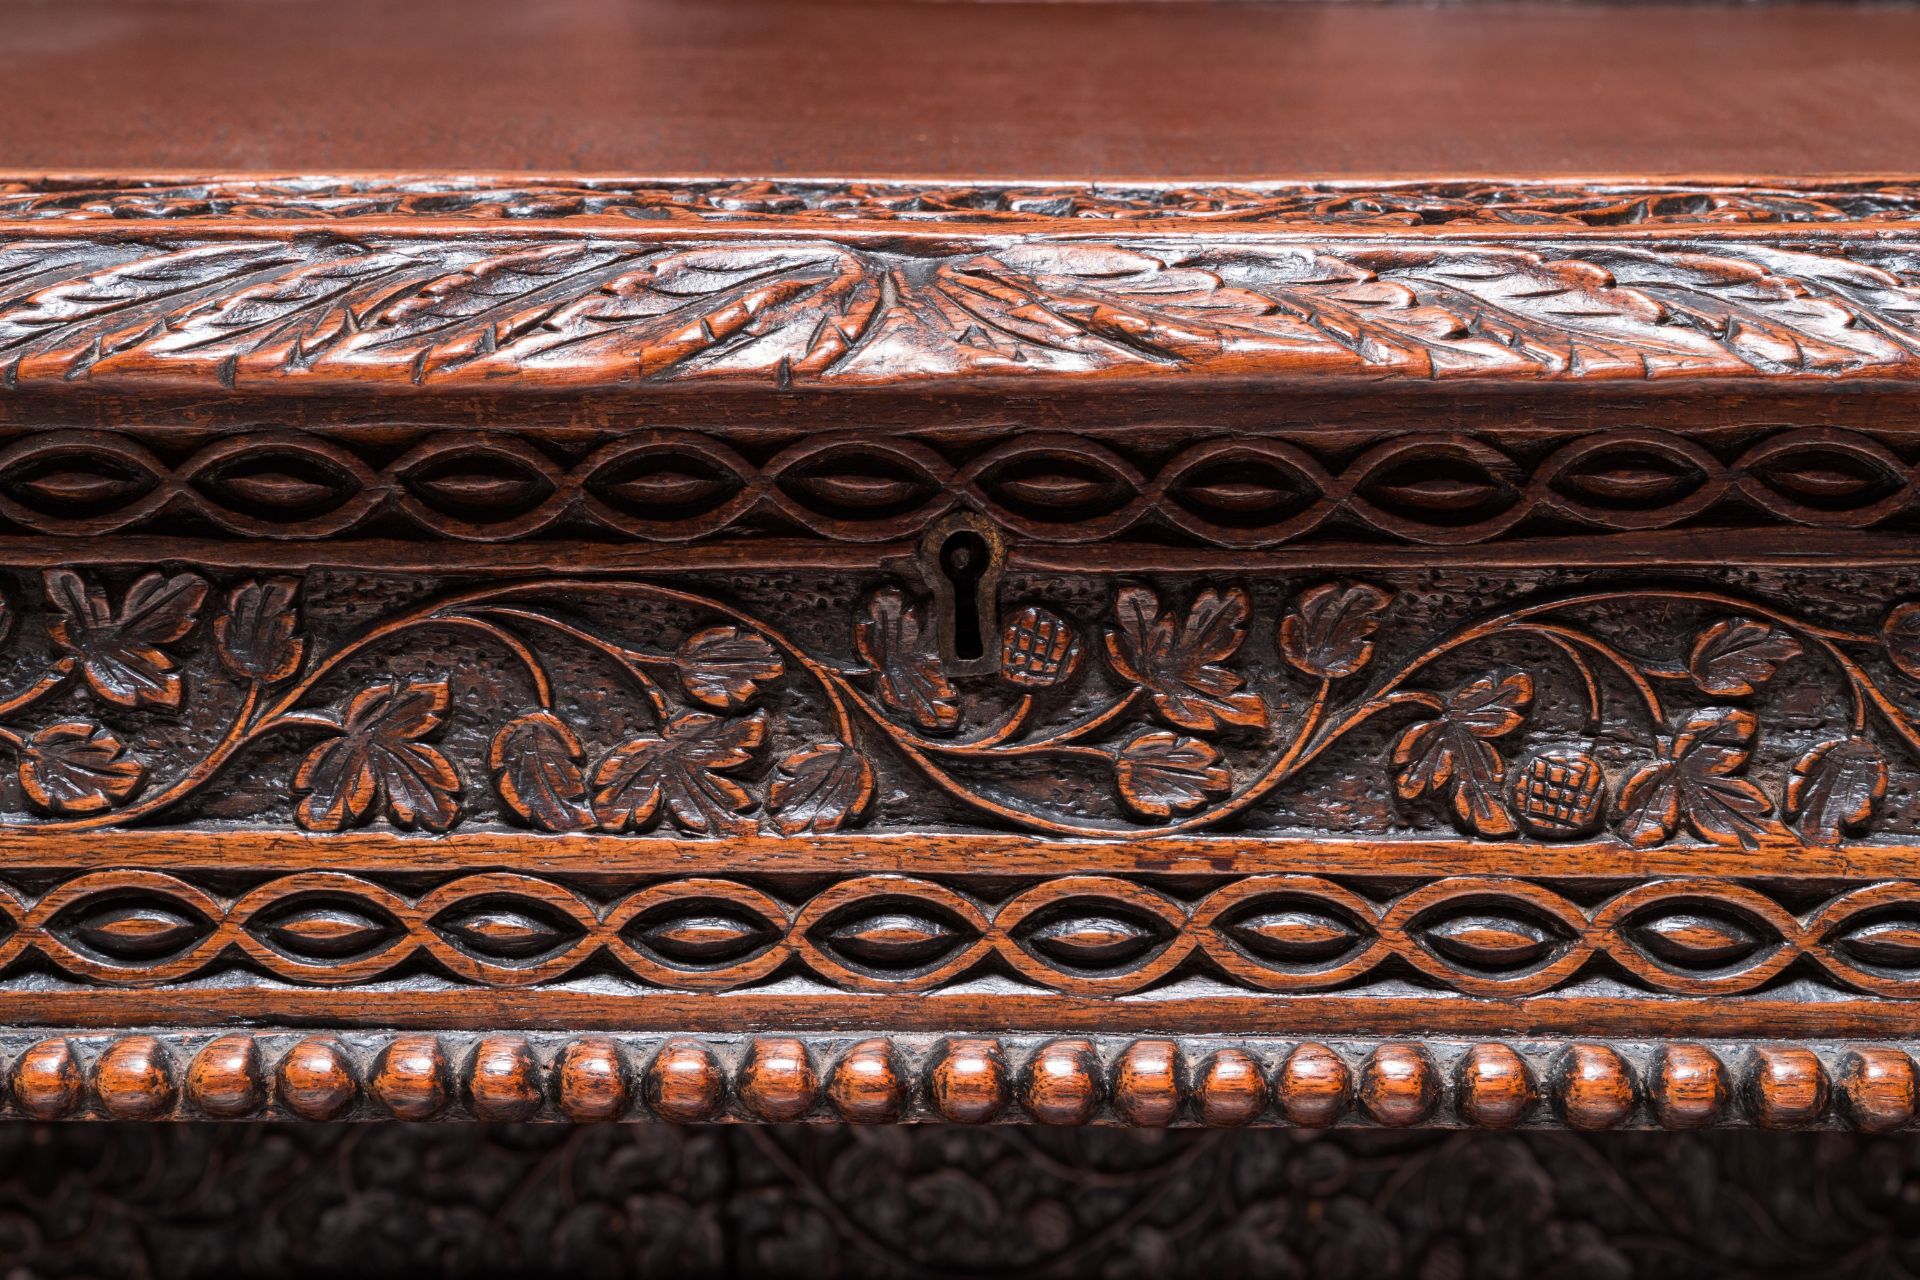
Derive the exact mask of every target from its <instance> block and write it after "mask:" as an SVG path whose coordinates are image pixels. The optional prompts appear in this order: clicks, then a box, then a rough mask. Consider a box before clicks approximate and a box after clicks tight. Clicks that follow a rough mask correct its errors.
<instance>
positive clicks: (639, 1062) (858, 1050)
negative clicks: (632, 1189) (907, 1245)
mask: <svg viewBox="0 0 1920 1280" xmlns="http://www.w3.org/2000/svg"><path fill="white" fill-rule="evenodd" d="M3 1056H4V1059H5V1060H6V1061H7V1062H8V1064H9V1069H8V1073H7V1083H8V1089H7V1101H8V1102H9V1103H10V1106H9V1107H8V1110H9V1111H11V1112H13V1113H14V1114H17V1115H22V1116H25V1117H28V1118H32V1119H38V1120H60V1119H115V1120H160V1119H169V1118H181V1119H213V1120H240V1119H264V1118H296V1119H303V1120H378V1119H399V1120H416V1121H417V1120H457V1119H473V1120H489V1121H525V1120H566V1121H576V1122H585V1121H612V1120H662V1121H669V1122H673V1123H682V1124H688V1123H700V1122H707V1121H768V1122H774V1123H792V1122H797V1121H828V1122H832V1121H844V1122H850V1123H856V1124H877V1123H892V1122H920V1121H946V1122H950V1123H960V1124H978V1123H986V1122H995V1121H998V1122H1014V1123H1020V1122H1032V1123H1037V1124H1045V1125H1069V1126H1071V1125H1087V1124H1124V1125H1132V1126H1146V1127H1154V1126H1166V1125H1181V1126H1193V1125H1200V1126H1211V1127H1223V1126H1235V1125H1245V1124H1264V1125H1291V1126H1298V1127H1303V1128H1324V1127H1327V1126H1331V1125H1377V1126H1382V1127H1386V1128H1405V1127H1410V1126H1414V1125H1421V1126H1428V1127H1443V1128H1444V1127H1453V1128H1480V1129H1507V1128H1513V1127H1515V1126H1526V1127H1552V1126H1565V1127H1568V1128H1573V1129H1582V1130H1600V1129H1611V1128H1617V1127H1626V1128H1652V1129H1670V1130H1683V1129H1696V1128H1702V1127H1707V1126H1712V1125H1752V1126H1757V1127H1760V1128H1767V1129H1796V1128H1851V1129H1856V1130H1860V1131H1863V1132H1884V1131H1887V1130H1891V1129H1898V1128H1902V1127H1905V1126H1908V1125H1910V1124H1911V1123H1912V1122H1913V1120H1914V1116H1915V1110H1916V1084H1917V1082H1920V1073H1917V1072H1916V1069H1915V1065H1914V1059H1913V1057H1912V1056H1910V1052H1909V1051H1908V1050H1906V1049H1901V1048H1896V1047H1892V1046H1888V1045H1843V1044H1819V1045H1807V1044H1798V1045H1777V1044H1742V1043H1732V1042H1728V1043H1719V1042H1716V1043H1713V1044H1704V1043H1695V1042H1668V1043H1662V1044H1654V1045H1649V1044H1643V1043H1602V1042H1561V1041H1518V1040H1516V1041H1512V1042H1483V1043H1474V1044H1469V1043H1465V1042H1449V1041H1426V1042H1410V1041H1385V1042H1379V1041H1362V1042H1350V1041H1336V1042H1332V1043H1329V1044H1322V1043H1316V1042H1305V1043H1300V1042H1280V1041H1268V1040H1254V1039H1245V1040H1234V1041H1214V1040H1203V1039H1189V1040H1182V1041H1174V1040H1164V1039H1129V1038H1121V1037H1092V1038H1054V1039H1046V1038H1040V1037H1000V1038H992V1037H971V1036H944V1037H943V1036H937V1035H927V1036H891V1037H875V1038H864V1039H863V1038H859V1037H856V1036H833V1035H812V1036H803V1037H792V1036H784V1035H762V1036H755V1037H699V1038H693V1037H667V1038H662V1037H657V1036H655V1037H639V1036H611V1037H610V1036H584V1037H568V1036H564V1035H559V1034H539V1033H536V1034H528V1035H520V1034H471V1033H459V1032H445V1033H418V1034H403V1035H384V1034H365V1033H349V1032H343V1033H340V1034H338V1035H334V1034H325V1033H322V1034H302V1033H300V1032H294V1031H263V1032H232V1033H227V1034H217V1033H213V1032H166V1033H162V1034H158V1035H150V1034H134V1035H98V1034H91V1033H86V1032H74V1033H69V1034H56V1035H52V1036H49V1037H47V1038H45V1039H41V1040H39V1041H37V1042H35V1043H31V1044H28V1043H25V1042H24V1040H22V1041H20V1042H16V1043H14V1044H12V1045H9V1046H7V1047H6V1049H5V1050H4V1052H3Z"/></svg>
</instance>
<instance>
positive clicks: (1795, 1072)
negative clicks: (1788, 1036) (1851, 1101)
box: [1746, 1048, 1827, 1129]
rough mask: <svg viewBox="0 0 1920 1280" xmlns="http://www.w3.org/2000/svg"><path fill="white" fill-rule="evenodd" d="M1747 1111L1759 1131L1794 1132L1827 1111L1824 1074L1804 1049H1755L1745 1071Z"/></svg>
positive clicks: (1816, 1058) (1811, 1122)
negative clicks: (1791, 1130) (1790, 1130)
mask: <svg viewBox="0 0 1920 1280" xmlns="http://www.w3.org/2000/svg"><path fill="white" fill-rule="evenodd" d="M1746 1092H1747V1112H1748V1114H1749V1115H1751V1116H1752V1117H1753V1122H1754V1123H1755V1124H1757V1125H1759V1126H1760V1127H1761V1128H1763V1129H1798V1128H1803V1127H1805V1126H1807V1125H1810V1124H1814V1123H1816V1122H1817V1121H1818V1120H1819V1119H1820V1118H1821V1117H1822V1116H1823V1115H1825V1114H1826V1110H1827V1071H1826V1068H1825V1067H1823V1066H1821V1065H1820V1059H1819V1058H1818V1057H1816V1056H1815V1055H1814V1054H1812V1053H1810V1052H1808V1051H1807V1050H1805V1049H1793V1048H1763V1049H1756V1050H1754V1053H1753V1060H1752V1062H1751V1063H1750V1064H1749V1065H1748V1070H1747V1090H1746Z"/></svg>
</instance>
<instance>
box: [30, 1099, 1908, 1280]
mask: <svg viewBox="0 0 1920 1280" xmlns="http://www.w3.org/2000/svg"><path fill="white" fill-rule="evenodd" d="M1917 1201H1920V1147H1917V1146H1916V1141H1915V1139H1913V1138H1911V1137H1900V1138H1881V1139H1871V1140H1868V1139H1856V1138H1852V1137H1845V1136H1840V1135H1832V1134H1825V1135H1756V1134H1751V1133H1716V1134H1705V1135H1698V1136H1694V1135H1673V1134H1660V1135H1642V1134H1614V1135H1599V1136H1587V1135H1575V1134H1545V1133H1534V1134H1521V1135H1513V1136H1493V1135H1447V1134H1370V1133H1336V1134H1328V1135H1311V1136H1303V1135H1295V1134H1288V1133H1283V1132H1277V1131H1270V1132H1258V1133H1254V1132H1224V1133H1197V1132H1176V1133H1135V1132H1128V1131H1124V1130H1088V1131H1077V1132H1058V1131H1054V1132H1049V1131H1046V1130H1038V1129H1035V1130H1029V1129H1015V1128H1001V1129H993V1130H959V1129H917V1130H909V1129H900V1128H887V1129H884V1130H873V1129H868V1130H860V1129H809V1130H793V1129H752V1128H718V1127H715V1128H692V1129H679V1128H670V1127H665V1126H652V1125H643V1126H632V1125H623V1126H592V1127H586V1128H579V1129H568V1128H561V1127H533V1126H528V1127H520V1126H455V1127H449V1128H434V1129H431V1130H428V1129H417V1128H408V1127H404V1126H399V1125H392V1124H387V1125H357V1126H317V1125H314V1126H303V1125H286V1124H273V1125H244V1126H240V1125H230V1126H215V1125H175V1126H159V1127H153V1126H139V1125H123V1124H96V1125H77V1126H76V1125H69V1126H60V1127H54V1126H36V1125H26V1124H14V1125H7V1126H0V1255H4V1256H5V1257H6V1258H7V1261H8V1266H9V1275H11V1276H16V1277H20V1278H21V1280H40V1278H42V1277H56V1276H62V1277H64V1276H77V1275H86V1276H96V1277H100V1278H101V1280H121V1278H122V1277H127V1278H133V1277H139V1278H142V1280H145V1278H147V1277H151V1278H152V1280H174V1278H175V1277H186V1276H202V1275H230V1276H241V1275H263V1274H274V1275H285V1276H318V1275H338V1274H342V1273H344V1272H351V1273H353V1274H359V1275H380V1276H386V1275H395V1276H399V1275H405V1276H410V1277H422V1278H426V1277H440V1276H445V1277H477V1276H494V1275H514V1274H520V1275H565V1276H674V1277H703V1276H723V1275H725V1276H754V1277H759V1276H787V1277H808V1276H826V1275H848V1276H870V1277H896V1276H925V1275H935V1276H938V1275H950V1276H1009V1277H1011V1276H1102V1277H1116V1278H1117V1277H1133V1276H1142V1277H1147V1276H1151V1277H1155V1280H1159V1278H1161V1277H1177V1276H1189V1275H1191V1276H1233V1275H1261V1276H1270V1277H1296V1276H1297V1277H1314V1278H1315V1280H1389V1278H1393V1280H1397V1278H1399V1277H1409V1278H1413V1280H1453V1278H1455V1277H1467V1276H1476V1277H1481V1276H1484V1277H1490V1278H1493V1280H1526V1278H1531V1277H1540V1276H1555V1277H1564V1278H1566V1280H1625V1277H1629V1276H1646V1277H1686V1278H1687V1280H1701V1278H1704V1277H1722V1276H1725V1277H1733V1276H1742V1277H1749V1276H1773V1275H1781V1276H1785V1275H1809V1274H1817V1275H1822V1276H1831V1277H1859V1278H1862V1280H1865V1278H1867V1277H1873V1278H1875V1280H1879V1278H1892V1277H1904V1276H1911V1275H1913V1274H1914V1273H1915V1271H1916V1270H1917V1269H1920V1253H1916V1250H1915V1246H1914V1244H1913V1228H1914V1225H1915V1214H1916V1212H1917V1211H1916V1208H1915V1204H1916V1202H1917Z"/></svg>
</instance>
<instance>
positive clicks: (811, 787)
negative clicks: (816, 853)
mask: <svg viewBox="0 0 1920 1280" xmlns="http://www.w3.org/2000/svg"><path fill="white" fill-rule="evenodd" d="M777 768H778V770H779V772H778V773H776V774H775V776H774V779H773V785H772V786H771V787H769V788H768V789H767V812H769V813H771V814H772V815H773V825H774V828H775V829H776V830H778V831H779V832H780V834H781V835H783V836H796V835H799V834H801V833H802V832H807V833H811V834H814V835H819V834H822V833H824V832H828V831H838V830H840V828H842V827H847V826H852V825H853V824H854V823H857V822H859V821H860V820H861V819H862V818H864V817H865V816H866V813H867V809H868V807H869V806H870V805H872V803H873V791H874V775H873V765H872V763H871V762H869V761H868V759H867V758H866V756H864V755H862V754H861V753H860V752H859V751H857V750H856V749H854V748H853V747H850V746H848V745H847V744H846V743H844V742H825V743H818V744H815V745H812V746H805V747H801V748H800V749H799V750H798V751H793V752H790V753H789V754H788V755H787V756H786V757H785V758H784V759H782V760H781V761H780V763H779V765H778V766H777Z"/></svg>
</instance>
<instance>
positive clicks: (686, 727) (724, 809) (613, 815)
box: [592, 711, 767, 835]
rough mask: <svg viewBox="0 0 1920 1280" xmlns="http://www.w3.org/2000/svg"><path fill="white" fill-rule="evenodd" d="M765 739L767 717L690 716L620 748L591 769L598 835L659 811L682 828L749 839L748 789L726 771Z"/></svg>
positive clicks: (632, 826) (633, 825) (640, 822)
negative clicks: (744, 816) (722, 717)
mask: <svg viewBox="0 0 1920 1280" xmlns="http://www.w3.org/2000/svg"><path fill="white" fill-rule="evenodd" d="M766 740H767V721H766V716H765V715H764V714H763V713H761V712H757V711H756V712H755V713H754V714H752V715H750V716H746V717H744V718H741V719H737V720H723V719H721V718H720V717H718V716H710V715H708V714H706V713H705V712H703V711H692V712H689V713H687V714H686V715H683V716H676V717H674V719H673V720H671V721H669V722H668V724H667V727H666V732H665V734H664V735H660V736H655V735H647V736H644V737H639V738H633V739H631V740H629V741H627V742H623V743H621V744H620V745H619V746H617V747H615V748H614V749H613V750H612V751H610V752H608V753H607V754H606V756H604V757H603V758H602V759H601V760H600V763H599V764H598V765H596V766H595V767H594V770H593V801H592V803H593V814H594V818H595V820H596V821H597V822H598V823H599V824H600V828H601V829H602V830H603V831H632V830H636V829H638V828H641V827H644V826H646V825H647V824H648V823H650V822H652V821H653V820H654V818H655V817H656V815H658V814H659V813H660V811H661V809H662V808H663V807H664V808H665V810H666V812H667V813H668V814H669V815H670V816H671V817H672V819H673V821H674V822H675V823H676V824H677V825H679V826H680V827H683V828H685V829H686V830H688V831H697V832H701V833H707V832H715V833H721V832H724V833H726V834H729V835H749V834H751V833H752V832H753V831H754V830H755V828H756V825H757V824H756V823H755V822H754V821H753V819H751V818H743V817H741V816H740V815H741V814H743V813H745V812H747V811H748V810H749V809H751V808H753V804H754V799H753V796H752V795H751V794H749V793H748V791H747V789H746V788H745V787H743V786H741V785H740V784H739V783H738V782H736V781H734V780H733V779H732V778H729V777H727V776H725V775H726V774H727V773H729V772H732V771H734V770H737V769H739V768H740V767H741V766H742V765H744V764H747V763H748V762H749V761H751V760H752V759H753V756H754V753H755V752H756V751H758V750H759V749H760V747H761V746H762V745H764V744H765V742H766Z"/></svg>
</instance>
